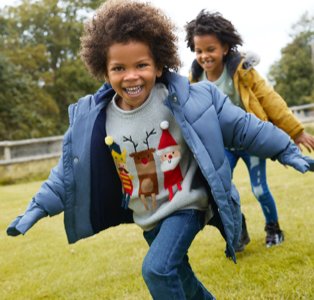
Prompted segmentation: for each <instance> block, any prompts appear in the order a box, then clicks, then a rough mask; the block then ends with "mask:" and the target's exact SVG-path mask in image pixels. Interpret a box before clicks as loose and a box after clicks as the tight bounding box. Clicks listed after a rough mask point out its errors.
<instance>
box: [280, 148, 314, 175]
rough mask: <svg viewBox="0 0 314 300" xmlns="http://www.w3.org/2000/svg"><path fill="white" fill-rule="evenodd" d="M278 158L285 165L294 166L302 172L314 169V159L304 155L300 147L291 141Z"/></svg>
mask: <svg viewBox="0 0 314 300" xmlns="http://www.w3.org/2000/svg"><path fill="white" fill-rule="evenodd" d="M276 159H278V160H279V162H280V163H282V164H283V165H289V166H291V167H294V168H295V169H296V170H298V171H299V172H301V173H305V172H307V171H312V172H313V171H314V159H312V158H310V157H308V156H303V155H302V153H301V151H300V149H299V148H298V147H297V146H296V145H295V144H294V143H290V144H289V145H288V147H287V148H286V149H285V150H284V151H283V152H281V153H280V154H278V156H277V157H276Z"/></svg>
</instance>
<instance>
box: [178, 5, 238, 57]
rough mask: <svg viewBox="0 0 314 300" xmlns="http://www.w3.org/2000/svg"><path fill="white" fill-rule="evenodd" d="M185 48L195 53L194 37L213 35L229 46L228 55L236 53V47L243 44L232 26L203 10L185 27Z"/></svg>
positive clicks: (216, 13)
mask: <svg viewBox="0 0 314 300" xmlns="http://www.w3.org/2000/svg"><path fill="white" fill-rule="evenodd" d="M184 28H185V30H186V37H185V41H186V42H187V47H189V48H190V49H191V51H192V52H194V51H195V44H194V36H196V35H200V36H202V35H207V34H215V35H216V36H217V38H218V40H219V41H220V42H221V43H222V44H223V45H225V44H227V45H228V46H229V51H228V54H230V53H234V52H236V51H237V47H238V46H241V45H242V44H243V40H242V38H241V36H240V34H239V33H238V32H237V30H236V29H235V27H234V26H233V24H232V23H231V22H230V21H228V20H227V19H225V18H223V16H222V15H221V14H220V13H218V12H214V13H210V12H208V11H205V10H204V9H203V10H201V11H200V13H199V14H198V15H197V17H196V18H195V19H194V20H192V21H190V22H188V23H187V24H186V25H185V27H184Z"/></svg>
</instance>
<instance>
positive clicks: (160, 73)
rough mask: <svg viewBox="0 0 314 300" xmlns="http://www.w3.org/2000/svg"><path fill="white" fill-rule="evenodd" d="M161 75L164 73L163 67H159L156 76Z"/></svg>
mask: <svg viewBox="0 0 314 300" xmlns="http://www.w3.org/2000/svg"><path fill="white" fill-rule="evenodd" d="M161 75H162V69H158V70H157V73H156V76H157V77H158V78H159V77H161Z"/></svg>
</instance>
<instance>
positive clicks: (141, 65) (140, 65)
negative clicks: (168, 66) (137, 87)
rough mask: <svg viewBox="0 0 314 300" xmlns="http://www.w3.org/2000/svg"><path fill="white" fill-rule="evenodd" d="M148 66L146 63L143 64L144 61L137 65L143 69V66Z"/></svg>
mask: <svg viewBox="0 0 314 300" xmlns="http://www.w3.org/2000/svg"><path fill="white" fill-rule="evenodd" d="M147 66H148V64H145V63H142V64H139V65H138V67H139V68H140V69H143V68H145V67H147Z"/></svg>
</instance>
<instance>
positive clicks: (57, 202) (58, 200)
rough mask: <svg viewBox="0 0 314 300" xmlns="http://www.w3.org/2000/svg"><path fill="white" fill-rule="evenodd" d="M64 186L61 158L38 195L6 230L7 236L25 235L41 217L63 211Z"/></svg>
mask: <svg viewBox="0 0 314 300" xmlns="http://www.w3.org/2000/svg"><path fill="white" fill-rule="evenodd" d="M64 194H65V190H64V185H63V163H62V158H61V159H60V160H59V163H58V165H57V166H56V167H54V168H53V169H52V170H51V172H50V175H49V177H48V179H47V180H46V181H45V182H44V183H43V184H42V186H41V187H40V189H39V191H38V193H37V194H36V195H35V196H34V197H33V199H32V200H31V201H30V203H29V205H28V207H27V209H26V211H25V213H24V214H22V215H20V216H18V217H17V218H15V219H14V220H13V221H12V222H11V224H10V225H9V226H8V228H7V234H8V235H10V236H17V235H19V234H25V233H26V232H27V231H28V230H29V229H30V228H31V227H32V226H33V225H34V224H35V223H36V222H37V221H39V220H40V219H42V218H43V217H46V216H47V215H49V216H54V215H56V214H59V213H61V212H62V211H63V210H64V205H63V199H64Z"/></svg>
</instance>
